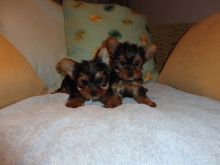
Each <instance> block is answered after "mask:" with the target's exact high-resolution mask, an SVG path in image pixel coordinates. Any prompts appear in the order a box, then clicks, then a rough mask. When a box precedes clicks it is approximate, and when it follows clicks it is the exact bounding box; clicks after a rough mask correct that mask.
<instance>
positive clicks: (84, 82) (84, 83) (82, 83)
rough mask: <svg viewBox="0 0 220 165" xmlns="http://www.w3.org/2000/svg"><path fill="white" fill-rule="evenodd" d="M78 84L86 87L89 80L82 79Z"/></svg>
mask: <svg viewBox="0 0 220 165" xmlns="http://www.w3.org/2000/svg"><path fill="white" fill-rule="evenodd" d="M80 84H81V86H83V87H86V86H88V85H89V81H88V80H82V81H81V83H80Z"/></svg>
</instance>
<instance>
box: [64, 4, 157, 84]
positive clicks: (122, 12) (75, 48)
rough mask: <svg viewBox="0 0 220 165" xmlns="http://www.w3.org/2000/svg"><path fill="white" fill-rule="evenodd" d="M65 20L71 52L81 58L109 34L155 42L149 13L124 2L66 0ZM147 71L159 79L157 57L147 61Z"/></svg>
mask: <svg viewBox="0 0 220 165" xmlns="http://www.w3.org/2000/svg"><path fill="white" fill-rule="evenodd" d="M64 22H65V24H64V27H65V34H66V43H67V51H68V52H67V53H68V56H69V57H70V58H72V59H74V60H76V61H78V62H79V61H81V60H88V59H92V57H93V55H94V54H95V52H96V51H97V49H98V48H99V47H100V46H101V44H102V42H103V41H104V40H105V39H106V38H107V37H108V36H113V37H116V38H118V39H119V41H130V42H133V43H136V44H138V45H143V46H145V45H147V44H148V43H150V42H151V41H150V34H149V32H148V31H147V29H148V26H147V22H146V19H145V17H144V16H143V15H140V14H137V13H135V12H133V11H132V10H130V9H129V8H127V7H123V6H120V5H113V4H94V3H86V2H79V1H73V0H65V1H64ZM144 74H145V77H148V79H151V80H156V79H157V71H156V70H155V64H154V61H153V59H151V60H150V61H148V62H147V63H146V64H145V65H144Z"/></svg>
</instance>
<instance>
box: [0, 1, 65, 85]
mask: <svg viewBox="0 0 220 165" xmlns="http://www.w3.org/2000/svg"><path fill="white" fill-rule="evenodd" d="M0 34H2V35H3V36H4V37H5V38H7V39H8V40H9V41H10V42H11V43H12V44H13V45H14V46H15V47H16V48H17V49H18V50H19V51H20V52H21V53H22V54H23V55H24V56H25V57H26V59H27V60H28V62H29V63H30V64H31V65H32V67H33V69H34V70H35V71H36V72H37V74H38V75H39V76H40V78H41V79H42V80H43V81H44V83H45V84H46V85H47V86H48V87H53V86H55V85H57V83H58V81H59V80H60V75H59V74H58V73H57V72H56V70H55V65H56V63H57V62H58V61H59V60H60V59H61V58H63V57H64V56H65V55H66V45H65V35H64V28H63V11H62V7H61V6H60V5H58V4H56V3H55V2H53V1H51V0H0ZM58 84H59V83H58ZM59 85H60V84H59Z"/></svg>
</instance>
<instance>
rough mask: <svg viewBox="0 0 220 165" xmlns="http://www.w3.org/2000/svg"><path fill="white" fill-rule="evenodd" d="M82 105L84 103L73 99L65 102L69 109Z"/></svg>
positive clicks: (78, 99)
mask: <svg viewBox="0 0 220 165" xmlns="http://www.w3.org/2000/svg"><path fill="white" fill-rule="evenodd" d="M83 105H84V102H83V101H82V99H80V98H73V99H70V100H68V101H67V103H66V106H67V107H69V108H77V107H81V106H83Z"/></svg>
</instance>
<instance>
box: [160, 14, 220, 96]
mask: <svg viewBox="0 0 220 165" xmlns="http://www.w3.org/2000/svg"><path fill="white" fill-rule="evenodd" d="M219 73H220V13H217V14H214V15H212V16H210V17H208V18H206V19H204V20H203V21H201V22H200V23H198V24H196V25H194V26H193V27H192V28H190V30H189V31H188V32H187V33H186V34H185V35H184V36H183V37H182V39H181V40H180V41H179V43H178V44H177V46H176V47H175V49H174V50H173V52H172V54H171V55H170V57H169V59H168V61H167V63H166V65H165V66H164V69H163V70H162V73H161V75H160V78H159V81H160V82H161V83H164V84H168V85H171V86H173V87H175V88H178V89H181V90H184V91H187V92H191V93H194V94H198V95H203V96H207V97H211V98H214V99H217V100H220V76H219Z"/></svg>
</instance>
